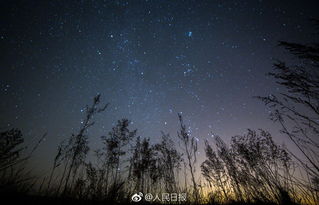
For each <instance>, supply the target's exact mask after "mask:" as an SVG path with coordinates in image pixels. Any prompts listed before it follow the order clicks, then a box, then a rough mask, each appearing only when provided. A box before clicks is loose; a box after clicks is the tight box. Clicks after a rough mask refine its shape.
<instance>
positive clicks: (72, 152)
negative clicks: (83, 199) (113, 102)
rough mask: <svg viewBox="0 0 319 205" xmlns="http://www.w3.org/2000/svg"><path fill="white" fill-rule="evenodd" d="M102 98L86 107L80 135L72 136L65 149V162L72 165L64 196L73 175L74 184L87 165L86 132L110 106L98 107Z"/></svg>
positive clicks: (95, 98) (95, 99) (67, 174)
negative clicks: (94, 120)
mask: <svg viewBox="0 0 319 205" xmlns="http://www.w3.org/2000/svg"><path fill="white" fill-rule="evenodd" d="M100 97H101V96H100V95H97V96H95V97H94V99H93V103H92V105H91V107H89V106H86V117H85V119H84V121H83V122H81V124H82V126H81V128H80V130H79V132H78V134H76V135H75V134H72V136H71V137H70V138H69V141H68V144H67V145H66V147H65V152H64V158H65V160H67V162H68V163H70V165H69V166H68V168H67V169H68V171H67V173H66V178H65V183H64V191H63V194H66V192H67V190H68V185H69V180H70V177H71V173H72V174H73V180H72V184H73V183H74V181H75V180H76V175H77V171H78V168H79V167H80V166H81V165H83V164H84V163H85V161H84V160H85V158H86V155H87V153H88V151H89V147H88V136H87V135H86V131H87V130H88V128H90V127H91V126H93V125H94V122H91V121H92V118H93V116H94V115H95V114H96V113H100V112H103V111H104V110H105V109H106V108H107V106H108V104H106V105H104V106H102V107H98V106H99V104H100ZM58 155H59V152H58ZM58 155H57V156H58ZM68 163H66V166H67V165H68ZM72 184H71V187H72Z"/></svg>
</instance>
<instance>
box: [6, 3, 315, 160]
mask: <svg viewBox="0 0 319 205" xmlns="http://www.w3.org/2000/svg"><path fill="white" fill-rule="evenodd" d="M317 4H318V3H317ZM317 4H316V1H291V0H290V1H261V0H260V1H160V0H158V1H102V0H101V1H12V0H8V1H1V3H0V8H1V9H0V10H1V12H0V13H1V14H0V15H1V21H0V23H1V26H0V48H1V55H0V98H1V101H0V113H1V115H0V125H1V128H7V127H17V128H21V129H22V130H23V133H24V135H25V137H26V141H27V142H28V143H29V144H34V143H35V142H36V141H37V140H38V138H39V136H40V135H41V134H43V133H44V132H48V136H47V138H46V141H45V142H44V143H43V144H42V145H41V147H40V148H39V149H40V150H39V153H41V152H43V151H44V150H45V153H46V154H44V155H41V156H40V158H41V160H43V161H45V160H52V158H53V157H52V153H54V152H55V150H56V146H57V144H58V142H60V141H61V140H63V139H65V138H67V137H68V136H69V135H70V134H71V133H72V132H76V130H77V129H78V128H79V126H80V123H81V118H82V117H83V116H84V113H82V111H83V109H84V107H85V105H86V104H90V103H91V101H92V98H93V97H94V96H95V95H96V94H97V93H100V94H101V95H102V100H103V102H105V103H106V102H109V103H110V107H109V109H108V110H107V111H106V112H104V113H103V114H100V115H99V116H96V118H95V120H96V125H95V126H94V127H93V128H91V129H90V131H89V134H90V141H91V143H92V144H91V145H92V148H93V149H94V148H97V147H99V143H100V139H99V137H100V136H101V135H105V134H106V133H107V132H108V131H109V130H110V128H111V127H112V125H114V123H115V122H116V121H117V120H118V119H121V118H123V117H125V118H128V119H130V120H131V121H132V128H137V129H138V134H139V135H141V136H142V137H150V138H151V139H152V140H153V141H154V142H156V139H157V138H158V136H159V135H160V131H164V132H169V133H170V134H171V135H173V136H174V135H176V131H177V129H178V121H177V113H178V112H182V113H183V116H184V118H185V122H186V124H187V125H188V126H189V130H190V132H191V134H192V135H193V136H196V137H198V139H199V141H200V143H202V142H203V140H204V139H206V138H207V137H210V135H211V132H214V133H215V134H218V135H220V136H222V137H225V138H226V139H228V138H229V137H230V136H232V135H236V134H243V133H244V132H245V131H246V129H247V128H252V129H257V128H264V129H267V130H269V131H270V132H272V133H278V126H276V125H275V124H274V123H272V122H271V121H270V120H269V119H267V116H268V110H267V108H266V107H265V106H264V105H263V104H262V103H261V102H259V101H257V100H256V99H253V98H252V97H253V96H256V95H268V94H270V93H277V92H280V91H281V90H280V89H279V88H277V87H276V84H275V83H274V81H273V80H272V79H271V78H269V77H267V76H265V73H267V72H270V71H271V70H272V63H274V61H275V59H279V58H280V59H289V57H286V55H285V54H286V53H285V52H284V51H283V50H282V49H281V48H279V47H277V41H279V40H285V41H293V42H301V43H303V42H311V41H312V39H313V38H314V33H315V30H314V28H313V25H312V23H311V21H310V20H309V19H310V18H318V17H319V15H318V12H317V11H318V5H317ZM276 138H277V140H279V141H280V142H284V141H285V138H284V137H283V138H281V137H280V136H279V135H277V136H276Z"/></svg>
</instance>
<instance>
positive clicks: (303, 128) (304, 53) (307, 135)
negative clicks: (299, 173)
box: [257, 20, 319, 200]
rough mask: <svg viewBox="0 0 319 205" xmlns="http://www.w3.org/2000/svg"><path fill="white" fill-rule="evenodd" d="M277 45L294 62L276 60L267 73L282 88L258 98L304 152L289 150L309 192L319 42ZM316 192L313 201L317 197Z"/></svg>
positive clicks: (316, 166)
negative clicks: (305, 177) (302, 171)
mask: <svg viewBox="0 0 319 205" xmlns="http://www.w3.org/2000/svg"><path fill="white" fill-rule="evenodd" d="M318 23H319V21H318V20H316V24H317V25H318ZM279 46H280V47H283V48H284V49H286V50H287V51H288V52H289V53H290V54H292V56H294V57H295V61H296V63H294V64H291V65H289V64H287V63H286V62H283V61H278V62H277V63H275V64H274V71H273V72H271V73H269V75H270V76H272V77H273V78H274V79H275V80H276V83H277V85H278V86H280V87H281V88H283V91H282V92H281V93H280V94H279V95H269V96H266V97H257V98H258V99H260V100H262V101H263V102H264V103H265V104H266V105H267V106H269V107H270V108H271V109H272V113H271V115H270V117H271V119H272V120H274V121H277V122H279V124H280V125H281V127H282V129H281V132H282V133H284V134H285V135H287V136H288V137H289V139H290V140H291V141H292V142H293V144H294V145H295V146H296V147H297V149H298V150H299V151H300V153H301V155H303V156H302V157H301V156H300V155H298V154H296V153H292V152H291V154H292V155H293V156H294V157H295V158H296V159H297V160H298V161H299V163H300V164H301V165H302V166H303V167H304V169H305V170H306V172H307V174H308V175H309V176H310V178H311V180H310V183H311V182H312V188H311V191H312V192H314V191H315V190H316V189H315V187H316V186H318V184H316V183H317V182H318V181H319V180H318V179H319V138H318V136H319V135H318V134H319V122H318V119H319V72H318V68H319V46H318V43H312V44H298V43H290V42H285V41H281V42H279ZM303 158H305V159H306V160H303ZM316 193H317V194H316V199H315V200H319V198H318V197H319V195H318V192H317V191H316Z"/></svg>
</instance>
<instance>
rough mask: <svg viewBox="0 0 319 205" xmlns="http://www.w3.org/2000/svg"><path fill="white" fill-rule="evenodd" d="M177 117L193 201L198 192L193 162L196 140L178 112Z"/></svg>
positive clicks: (196, 198)
mask: <svg viewBox="0 0 319 205" xmlns="http://www.w3.org/2000/svg"><path fill="white" fill-rule="evenodd" d="M178 119H179V122H180V131H179V132H178V133H177V136H178V138H179V139H180V140H181V141H182V144H183V148H184V152H185V155H186V160H187V166H188V168H189V172H190V174H191V181H192V184H193V195H194V199H195V202H196V203H198V201H199V192H198V187H197V183H196V179H195V164H196V161H197V159H196V155H197V153H196V152H197V141H196V140H195V138H194V137H191V136H190V135H189V134H188V132H187V130H186V126H185V124H184V122H183V117H182V115H181V114H178Z"/></svg>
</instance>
